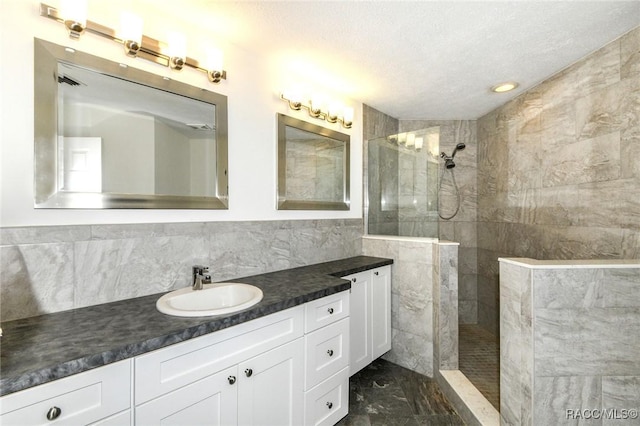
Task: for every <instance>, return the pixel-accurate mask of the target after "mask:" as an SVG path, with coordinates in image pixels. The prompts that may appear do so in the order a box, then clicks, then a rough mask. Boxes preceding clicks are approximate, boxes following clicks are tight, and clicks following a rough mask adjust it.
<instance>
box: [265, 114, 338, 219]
mask: <svg viewBox="0 0 640 426" xmlns="http://www.w3.org/2000/svg"><path fill="white" fill-rule="evenodd" d="M349 143H350V136H349V135H346V134H344V133H340V132H336V131H335V130H331V129H327V128H325V127H321V126H317V125H315V124H311V123H308V122H306V121H302V120H298V119H295V118H293V117H289V116H286V115H283V114H278V209H279V210H349V162H350V160H349Z"/></svg>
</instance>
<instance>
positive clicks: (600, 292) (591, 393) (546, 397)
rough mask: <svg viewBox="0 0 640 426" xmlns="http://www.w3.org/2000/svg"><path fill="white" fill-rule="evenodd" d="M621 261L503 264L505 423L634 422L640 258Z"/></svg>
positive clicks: (639, 400)
mask: <svg viewBox="0 0 640 426" xmlns="http://www.w3.org/2000/svg"><path fill="white" fill-rule="evenodd" d="M612 262H615V261H612ZM618 262H621V263H619V264H614V266H610V265H609V266H606V265H598V264H597V262H594V264H592V265H584V264H583V265H579V266H576V265H575V263H574V264H573V265H572V264H571V263H573V262H567V265H568V266H565V267H562V266H558V265H554V264H552V263H547V264H545V263H544V262H533V263H534V265H533V266H532V264H531V263H530V262H527V260H526V259H512V261H509V260H506V261H502V262H500V310H501V314H500V321H501V324H500V331H501V338H500V353H501V358H500V415H501V419H502V424H507V425H512V424H513V425H532V424H541V425H542V424H544V425H552V424H554V425H555V424H589V425H613V424H638V418H637V417H635V418H633V417H624V416H625V415H626V416H628V415H629V414H633V412H631V411H630V410H636V411H635V415H636V416H637V413H638V411H637V410H638V407H640V358H639V357H638V354H639V353H640V263H638V262H637V261H635V262H634V261H627V262H625V263H627V264H626V265H625V264H624V263H622V262H623V261H618ZM600 263H601V262H600ZM602 410H607V412H608V413H610V414H611V415H613V416H614V417H613V418H607V417H606V415H602V413H603V411H602ZM612 410H615V411H612ZM577 412H579V413H578V414H576V413H577ZM625 413H626V414H625ZM577 415H582V418H577V417H576V416H577ZM587 416H592V418H586V417H587Z"/></svg>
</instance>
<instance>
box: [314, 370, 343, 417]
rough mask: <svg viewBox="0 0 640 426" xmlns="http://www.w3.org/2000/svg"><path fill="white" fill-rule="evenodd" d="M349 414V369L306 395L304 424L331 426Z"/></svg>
mask: <svg viewBox="0 0 640 426" xmlns="http://www.w3.org/2000/svg"><path fill="white" fill-rule="evenodd" d="M348 413H349V368H344V369H342V370H341V371H340V372H338V373H337V374H335V375H334V376H332V377H330V378H329V379H327V380H325V381H324V382H322V383H320V384H319V385H318V386H316V387H314V388H313V389H311V390H310V391H308V392H306V393H305V398H304V424H305V425H307V426H308V425H314V426H325V425H328V426H331V425H334V424H336V423H338V421H339V420H340V419H341V418H343V417H344V416H346V415H347V414H348Z"/></svg>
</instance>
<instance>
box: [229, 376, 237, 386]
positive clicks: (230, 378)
mask: <svg viewBox="0 0 640 426" xmlns="http://www.w3.org/2000/svg"><path fill="white" fill-rule="evenodd" d="M227 380H229V384H230V385H232V384H234V383H235V382H236V376H229V377H227Z"/></svg>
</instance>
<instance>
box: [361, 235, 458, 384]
mask: <svg viewBox="0 0 640 426" xmlns="http://www.w3.org/2000/svg"><path fill="white" fill-rule="evenodd" d="M362 251H363V254H365V255H368V256H378V257H386V258H391V259H393V260H394V263H393V267H392V277H391V280H392V281H391V283H392V286H391V329H392V349H391V351H389V352H388V353H386V354H385V355H384V359H386V360H388V361H391V362H393V363H396V364H398V365H401V366H403V367H406V368H408V369H410V370H413V371H416V372H418V373H421V374H425V375H427V376H430V377H434V368H435V367H439V368H447V369H456V368H457V366H458V365H457V363H458V321H457V319H458V310H457V307H458V266H457V264H458V252H457V251H458V244H457V243H448V244H447V243H444V244H443V243H440V242H438V240H437V239H433V238H413V237H394V236H365V237H363V241H362ZM436 283H439V284H440V285H436ZM440 354H443V355H440Z"/></svg>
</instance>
